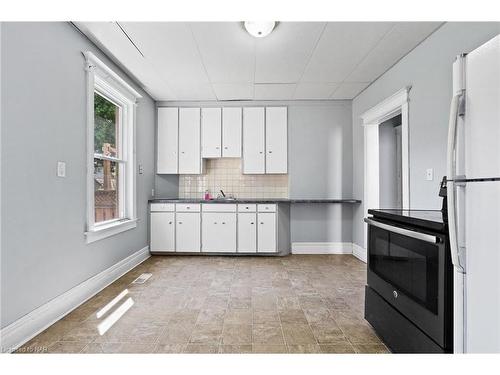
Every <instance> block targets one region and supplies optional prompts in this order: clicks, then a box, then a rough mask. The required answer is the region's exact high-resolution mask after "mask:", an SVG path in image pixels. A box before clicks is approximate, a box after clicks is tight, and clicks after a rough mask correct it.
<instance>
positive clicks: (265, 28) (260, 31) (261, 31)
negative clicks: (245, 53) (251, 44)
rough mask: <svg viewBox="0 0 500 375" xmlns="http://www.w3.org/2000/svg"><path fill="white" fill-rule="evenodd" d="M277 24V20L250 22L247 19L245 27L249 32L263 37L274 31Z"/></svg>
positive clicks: (257, 36)
mask: <svg viewBox="0 0 500 375" xmlns="http://www.w3.org/2000/svg"><path fill="white" fill-rule="evenodd" d="M275 26H276V22H275V21H264V22H250V21H245V29H246V30H247V31H248V33H249V34H250V35H252V36H254V37H256V38H263V37H265V36H267V35H269V34H271V31H273V29H274V27H275Z"/></svg>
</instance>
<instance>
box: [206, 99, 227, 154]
mask: <svg viewBox="0 0 500 375" xmlns="http://www.w3.org/2000/svg"><path fill="white" fill-rule="evenodd" d="M201 139H202V140H201V156H202V157H204V158H220V157H221V156H222V154H221V141H222V119H221V109H220V108H203V109H202V110H201Z"/></svg>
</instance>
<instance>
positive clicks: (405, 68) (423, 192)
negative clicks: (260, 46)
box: [352, 22, 500, 246]
mask: <svg viewBox="0 0 500 375" xmlns="http://www.w3.org/2000/svg"><path fill="white" fill-rule="evenodd" d="M499 32H500V23H474V22H470V23H455V22H452V23H446V24H445V25H443V26H442V27H441V28H439V29H438V30H437V31H436V32H435V33H433V34H432V35H431V36H430V37H429V38H427V39H426V40H425V41H424V42H423V43H421V44H420V45H419V46H418V47H417V48H415V49H414V50H413V51H412V52H410V53H409V54H408V55H406V56H405V57H404V58H403V59H401V60H400V61H399V62H398V63H397V64H396V65H394V66H393V67H392V68H391V69H390V70H388V71H387V72H386V73H385V74H383V75H382V76H381V77H380V78H379V79H378V80H377V81H375V82H374V83H373V84H372V85H371V86H369V87H368V88H367V89H366V90H365V91H363V92H362V93H361V94H360V95H358V96H357V97H356V98H355V99H354V100H353V104H352V108H353V110H352V124H353V155H354V160H353V168H354V176H353V192H354V197H355V198H358V199H363V180H364V169H363V168H364V167H363V158H364V149H363V127H362V125H361V124H362V121H361V118H360V116H361V114H363V113H364V112H365V111H366V110H368V109H370V108H371V107H372V106H374V105H376V104H377V103H379V102H380V101H382V100H384V99H385V98H387V97H388V96H390V95H392V94H393V93H395V92H396V91H398V90H400V89H401V88H403V87H404V86H406V85H411V86H412V89H411V91H410V107H409V115H410V120H409V132H410V134H409V137H410V207H411V208H420V209H439V208H440V199H439V197H438V191H439V181H440V180H441V177H442V176H443V175H444V174H445V169H446V166H445V165H446V137H447V125H448V112H449V106H450V100H451V90H452V63H453V61H454V59H455V56H456V55H458V54H460V53H462V52H468V51H471V50H473V49H475V48H477V47H478V46H480V45H481V44H482V43H484V42H486V41H487V40H489V39H490V38H492V37H494V36H495V35H496V34H498V33H499ZM427 168H434V181H425V170H426V169H427ZM363 212H364V210H363V206H360V207H357V208H356V209H355V211H354V217H353V220H354V228H353V238H354V242H355V243H356V244H358V245H361V246H363V241H364V240H363V230H364V225H363V221H362V220H363Z"/></svg>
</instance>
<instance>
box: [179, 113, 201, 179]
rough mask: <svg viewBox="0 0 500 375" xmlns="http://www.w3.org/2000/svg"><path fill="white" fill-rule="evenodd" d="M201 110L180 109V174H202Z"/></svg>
mask: <svg viewBox="0 0 500 375" xmlns="http://www.w3.org/2000/svg"><path fill="white" fill-rule="evenodd" d="M200 130H201V129H200V109H199V108H180V109H179V173H180V174H200V173H201V152H200V151H201V150H200V149H201V144H200V142H201V138H200Z"/></svg>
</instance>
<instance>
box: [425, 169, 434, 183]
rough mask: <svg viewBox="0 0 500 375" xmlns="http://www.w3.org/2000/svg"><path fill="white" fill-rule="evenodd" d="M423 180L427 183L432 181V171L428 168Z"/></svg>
mask: <svg viewBox="0 0 500 375" xmlns="http://www.w3.org/2000/svg"><path fill="white" fill-rule="evenodd" d="M425 179H426V180H427V181H432V180H434V169H432V168H429V169H427V170H426V171H425Z"/></svg>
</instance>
